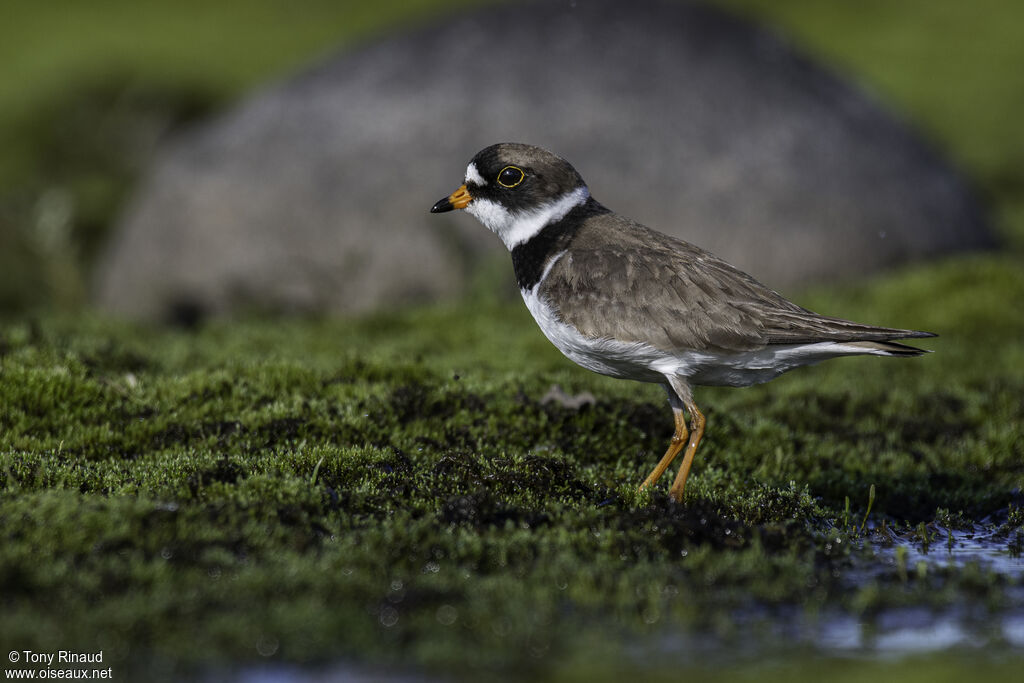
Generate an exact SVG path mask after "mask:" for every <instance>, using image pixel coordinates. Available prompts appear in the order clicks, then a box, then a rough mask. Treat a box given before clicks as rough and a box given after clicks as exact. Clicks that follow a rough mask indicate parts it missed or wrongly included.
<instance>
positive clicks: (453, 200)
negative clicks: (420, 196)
mask: <svg viewBox="0 0 1024 683" xmlns="http://www.w3.org/2000/svg"><path fill="white" fill-rule="evenodd" d="M472 198H473V197H471V196H470V194H469V190H467V189H466V186H465V185H460V186H459V189H457V190H455V192H452V193H451V194H450V195H448V196H447V197H445V198H444V199H442V200H440V201H439V202H438V203H437V204H434V205H433V206H432V207H430V213H444V212H445V211H451V210H452V209H464V208H466V204H469V200H471V199H472Z"/></svg>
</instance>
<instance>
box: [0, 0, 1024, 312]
mask: <svg viewBox="0 0 1024 683" xmlns="http://www.w3.org/2000/svg"><path fill="white" fill-rule="evenodd" d="M478 4H481V3H480V2H479V1H477V2H472V1H470V0H412V1H404V2H399V1H398V0H379V1H376V2H365V1H355V0H350V1H348V2H329V1H327V0H303V1H302V2H284V1H283V0H247V1H245V2H243V1H241V0H219V1H218V2H198V1H197V0H183V1H181V2H166V1H165V2H148V3H134V2H126V1H124V0H97V1H95V2H89V3H82V2H74V1H72V0H51V1H48V2H34V1H32V0H5V2H4V3H3V6H2V9H0V150H3V152H2V154H0V311H6V312H18V311H25V310H29V309H38V308H40V307H44V308H50V307H55V308H57V309H61V310H69V309H70V310H74V309H77V308H79V307H80V306H81V305H82V304H83V303H85V302H86V300H87V292H88V282H89V269H90V264H91V263H92V261H93V258H94V256H95V254H96V252H97V249H98V247H99V246H100V244H101V243H102V240H103V239H104V238H105V237H106V235H107V234H108V231H109V229H110V226H111V222H112V219H113V218H114V217H115V216H116V214H117V211H118V208H119V207H120V206H121V205H122V203H123V202H124V200H125V198H126V197H127V196H128V194H129V193H130V192H131V189H132V186H133V184H134V182H135V181H136V179H137V178H138V177H139V174H140V173H141V172H143V170H144V169H145V166H146V162H147V161H148V160H149V159H150V158H151V155H152V154H153V153H154V150H155V148H156V146H157V144H158V143H159V141H160V140H161V139H162V138H163V137H164V136H166V135H167V134H169V133H171V132H173V131H174V130H175V129H177V128H180V127H181V126H185V125H187V124H189V123H191V122H194V121H197V120H200V119H202V118H203V117H205V116H208V115H210V114H212V113H213V112H215V111H217V110H218V109H220V108H223V107H226V106H229V105H230V104H231V103H233V102H235V101H237V100H238V99H239V98H241V97H243V96H244V95H245V94H246V93H248V92H250V91H251V90H252V89H254V88H257V87H259V86H260V85H261V84H262V83H265V82H267V81H269V80H272V79H275V78H280V77H283V76H286V75H287V74H288V73H289V72H291V71H293V70H296V69H299V68H301V67H302V66H303V65H304V64H307V63H309V62H310V61H311V60H315V59H316V58H318V57H319V56H321V55H324V54H326V53H328V52H330V51H332V50H334V49H338V48H340V47H343V46H346V45H352V44H353V43H354V42H358V41H360V40H367V39H371V38H372V37H373V36H374V35H378V34H380V33H383V32H386V31H391V30H395V29H396V28H399V27H402V26H408V25H414V24H416V23H419V22H424V21H431V20H440V19H441V18H442V17H443V16H444V15H445V13H448V12H453V11H457V10H458V9H459V8H464V7H470V6H473V5H478ZM718 4H720V5H724V6H726V7H728V8H730V9H732V10H735V11H736V12H739V13H742V14H746V15H749V16H752V17H755V18H757V19H758V20H760V21H762V22H765V23H768V24H769V25H774V26H776V27H777V28H778V30H779V31H780V32H782V33H783V34H785V35H787V36H789V38H790V39H791V40H792V41H793V42H794V43H796V44H797V45H799V46H800V47H802V48H803V49H805V50H806V51H808V52H810V53H811V54H813V55H815V56H817V57H818V58H819V59H820V60H821V61H823V62H825V63H826V64H829V65H831V66H832V67H833V68H834V69H836V70H837V71H839V72H840V73H843V74H845V75H847V76H848V77H850V78H852V79H853V80H855V81H856V82H858V83H859V84H860V85H861V86H862V87H864V88H865V89H867V90H868V91H871V92H873V93H875V94H876V95H877V97H878V98H879V99H881V100H882V101H883V102H884V103H885V104H886V105H887V106H888V107H889V108H890V109H891V110H894V111H895V112H896V113H897V115H898V116H901V117H902V118H904V119H906V120H908V121H909V122H910V123H911V124H912V125H914V126H915V127H917V128H919V129H921V130H923V131H924V133H925V135H926V137H928V138H929V139H930V140H931V141H932V142H933V143H934V144H935V145H936V146H937V147H938V148H940V149H941V150H943V151H944V152H945V153H946V154H947V156H949V157H950V158H951V159H952V161H953V163H954V164H956V165H958V166H959V167H961V168H962V169H964V171H965V172H966V174H967V175H968V177H969V180H970V182H971V183H973V185H974V186H975V187H976V188H977V190H978V191H979V193H980V195H981V196H982V198H983V200H984V202H985V203H986V205H987V206H988V207H989V208H990V210H991V211H992V214H993V216H994V219H995V222H996V224H997V228H998V230H999V231H1000V232H1001V234H1002V235H1003V236H1004V237H1006V238H1008V239H1009V241H1010V242H1011V244H1016V245H1020V243H1021V242H1022V241H1024V237H1022V235H1024V159H1022V156H1024V151H1022V150H1024V131H1022V128H1021V126H1020V124H1019V119H1020V116H1021V112H1022V111H1024V39H1022V35H1021V34H1022V29H1021V26H1022V25H1024V7H1022V6H1021V4H1020V3H1018V2H1014V1H1013V0H979V1H978V2H972V3H961V2H955V1H952V0H940V1H937V2H928V1H926V0H897V1H886V0H865V1H864V2H857V3H851V2H842V1H841V0H785V1H775V2H772V1H768V0H718Z"/></svg>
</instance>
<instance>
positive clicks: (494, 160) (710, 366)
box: [430, 143, 935, 501]
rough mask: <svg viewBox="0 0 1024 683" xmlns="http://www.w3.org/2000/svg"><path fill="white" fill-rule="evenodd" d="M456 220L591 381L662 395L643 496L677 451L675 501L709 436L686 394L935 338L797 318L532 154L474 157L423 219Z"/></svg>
mask: <svg viewBox="0 0 1024 683" xmlns="http://www.w3.org/2000/svg"><path fill="white" fill-rule="evenodd" d="M452 209H465V210H466V211H467V212H469V213H470V214H472V215H473V216H475V217H476V218H477V219H478V220H479V221H480V222H481V223H483V224H484V225H485V226H486V227H487V228H489V229H490V230H492V231H493V232H494V233H496V234H497V235H498V237H500V238H501V240H502V242H504V243H505V246H506V247H508V250H509V251H510V252H511V253H512V266H513V268H514V269H515V276H516V279H517V280H518V283H519V289H520V291H521V292H522V295H523V300H524V301H525V302H526V307H527V308H529V309H530V313H532V314H533V317H534V319H535V320H536V321H537V324H538V325H540V329H541V330H542V331H543V332H544V334H545V336H547V338H548V339H549V340H551V343H552V344H554V345H555V346H556V347H558V350H559V351H561V352H562V353H563V354H565V355H566V356H568V357H569V358H570V359H571V360H573V361H575V362H576V363H578V364H579V365H582V366H583V367H585V368H587V369H588V370H593V371H594V372H598V373H601V374H603V375H609V376H611V377H619V378H623V379H633V380H638V381H641V382H655V383H657V384H660V385H662V386H663V387H664V388H665V391H666V392H668V401H669V404H670V405H671V406H672V413H673V416H674V418H675V433H674V434H673V436H672V442H671V444H670V445H669V447H668V451H667V452H666V453H665V455H664V457H662V459H661V461H660V462H659V463H658V465H657V466H656V467H655V468H654V471H652V472H651V474H650V475H649V476H648V477H647V479H646V480H644V482H643V484H641V485H640V489H641V490H642V489H643V488H645V487H647V486H651V485H653V484H654V483H655V482H657V481H658V479H659V478H660V477H661V475H662V474H663V473H664V472H665V470H666V469H667V468H668V467H669V465H671V464H672V461H673V460H674V459H675V457H676V456H677V455H678V454H679V452H680V451H682V450H683V448H684V447H685V449H686V452H685V455H684V456H683V464H682V466H681V467H680V468H679V474H678V475H677V476H676V479H675V482H674V483H673V484H672V488H671V489H670V495H671V496H672V498H673V499H674V500H676V501H681V500H682V499H683V491H684V488H685V486H686V479H687V477H688V476H689V473H690V466H691V465H692V464H693V456H694V454H695V453H696V452H697V447H698V446H699V445H700V440H701V438H702V437H703V436H704V422H705V420H704V415H702V414H701V412H700V410H699V409H698V408H697V404H696V403H694V400H693V390H692V387H693V386H694V385H719V386H721V385H725V386H734V387H743V386H750V385H751V384H757V383H759V382H767V381H768V380H770V379H772V378H774V377H777V376H779V375H780V374H782V373H783V372H786V371H787V370H792V369H793V368H796V367H799V366H801V365H810V364H812V363H817V362H819V361H822V360H826V359H828V358H835V357H837V356H851V355H859V354H871V355H875V356H900V357H905V356H918V355H921V354H922V353H925V351H923V350H921V349H917V348H914V347H912V346H907V345H905V344H899V343H897V342H894V341H893V340H894V339H904V338H909V337H934V336H935V335H934V334H931V333H930V332H916V331H914V330H900V329H892V328H888V327H874V326H871V325H862V324H860V323H855V322H851V321H848V320H842V319H840V318H831V317H828V316H823V315H818V314H817V313H813V312H811V311H809V310H807V309H806V308H801V307H800V306H797V305H796V304H794V303H792V302H791V301H789V300H787V299H785V298H783V297H782V296H781V295H779V294H778V293H776V292H775V291H773V290H771V289H769V288H767V287H765V286H764V285H762V284H761V283H759V282H758V281H757V280H755V279H754V278H752V277H751V276H749V275H747V274H746V273H744V272H742V271H740V270H738V269H736V268H734V267H733V266H731V265H729V264H728V263H726V262H725V261H722V260H721V259H719V258H716V257H715V256H713V255H711V254H709V253H708V252H706V251H704V250H702V249H700V248H699V247H696V246H694V245H692V244H688V243H686V242H683V241H682V240H677V239H674V238H672V237H669V236H667V235H663V234H662V233H660V232H657V231H655V230H651V229H650V228H648V227H646V226H644V225H641V224H639V223H637V222H635V221H632V220H630V219H628V218H626V217H624V216H620V215H618V214H616V213H613V212H612V211H610V210H609V209H606V208H605V207H604V206H602V205H601V204H599V203H598V202H597V201H595V200H594V198H593V197H591V196H590V191H589V190H588V189H587V186H586V184H585V183H584V182H583V178H581V177H580V174H579V173H577V172H576V169H574V168H573V167H572V166H571V165H570V164H569V163H568V162H567V161H565V160H564V159H562V158H560V157H558V156H555V155H554V154H552V153H551V152H548V151H547V150H544V149H541V148H539V147H533V146H531V145H523V144H515V143H503V144H498V145H492V146H490V147H487V148H486V149H484V150H482V151H480V152H479V153H478V154H477V155H476V156H475V157H473V160H472V161H470V163H469V166H468V167H467V168H466V177H465V183H464V184H463V185H462V186H461V187H459V189H457V190H456V191H455V192H453V193H452V194H451V195H449V196H448V197H446V198H444V199H442V200H440V201H439V202H437V203H436V204H434V206H433V208H431V209H430V211H431V212H432V213H441V212H444V211H451V210H452ZM684 410H685V411H686V412H688V413H689V414H690V428H689V430H688V429H687V427H686V420H685V417H684V414H683V411H684Z"/></svg>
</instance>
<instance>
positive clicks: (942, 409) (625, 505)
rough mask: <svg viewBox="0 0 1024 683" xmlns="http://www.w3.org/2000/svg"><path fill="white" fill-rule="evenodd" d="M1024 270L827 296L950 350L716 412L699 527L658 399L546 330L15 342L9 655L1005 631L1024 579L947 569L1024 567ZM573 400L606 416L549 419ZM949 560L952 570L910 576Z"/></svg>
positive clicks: (75, 333) (494, 658)
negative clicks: (956, 621) (890, 621)
mask: <svg viewBox="0 0 1024 683" xmlns="http://www.w3.org/2000/svg"><path fill="white" fill-rule="evenodd" d="M1021 266H1022V259H1021V258H1020V257H1019V256H1018V255H1007V254H1001V255H987V256H973V257H966V258H958V259H954V260H951V261H948V262H946V263H942V264H938V265H932V266H922V267H918V268H914V269H911V270H908V271H906V272H904V273H901V274H895V275H892V276H889V277H886V278H883V279H881V280H878V281H877V282H875V283H873V284H871V285H867V286H863V287H861V288H859V289H856V290H850V289H845V290H841V291H831V292H826V291H819V292H815V293H810V294H808V295H807V297H806V298H804V299H803V300H804V301H806V302H808V303H811V304H812V305H814V306H815V307H818V308H821V309H823V310H828V311H829V312H832V313H838V314H841V315H848V316H850V317H854V318H862V319H870V320H875V321H878V322H881V323H894V324H895V323H898V324H901V325H910V326H914V327H919V328H924V329H932V330H935V331H937V332H939V333H940V334H941V335H942V336H941V337H939V338H938V339H935V340H928V342H927V345H928V346H929V347H930V348H932V349H934V350H935V353H934V354H930V355H928V356H925V357H922V358H918V359H912V360H896V359H875V358H867V359H863V358H862V359H846V360H840V361H832V362H830V363H828V364H825V365H822V366H820V367H817V368H813V369H807V370H801V371H797V372H794V373H790V374H789V375H787V376H785V377H783V378H780V379H778V380H776V381H774V382H773V383H770V384H767V385H764V386H761V387H755V388H750V389H742V390H738V389H715V390H711V389H705V390H702V391H700V393H699V394H698V399H699V400H700V402H701V404H702V405H703V406H704V408H705V409H706V413H707V416H708V421H709V433H708V437H707V440H706V443H705V446H704V448H703V449H702V451H701V455H700V458H699V460H698V462H697V465H696V468H695V471H694V474H693V476H692V478H691V482H690V487H689V496H688V499H687V501H686V503H685V504H684V505H675V504H673V503H671V502H670V501H669V500H668V499H667V496H666V493H665V485H663V486H661V487H659V488H658V489H657V490H656V491H654V492H653V493H652V494H651V495H643V496H638V495H637V494H636V486H637V484H638V482H639V481H640V480H641V479H642V478H643V476H644V475H645V474H646V471H647V470H648V469H649V468H650V467H651V466H652V465H653V463H654V462H655V461H656V460H657V458H658V457H659V456H660V454H661V451H662V450H663V448H664V446H665V442H666V439H667V437H668V435H669V432H670V427H671V419H670V413H669V410H668V408H667V405H666V403H665V401H664V397H663V396H662V395H661V392H660V390H659V389H658V388H656V387H652V386H647V385H641V384H637V383H630V382H618V381H613V380H608V379H606V378H601V377H598V376H596V375H592V374H590V373H587V372H586V371H583V370H580V369H578V368H575V367H574V366H572V365H571V364H570V363H569V362H568V361H565V360H564V359H562V358H561V357H560V356H559V354H558V353H557V352H556V351H554V349H552V348H550V347H549V346H548V343H547V342H546V341H545V340H544V339H543V337H542V336H541V335H540V333H539V332H538V331H537V330H536V329H535V327H534V325H533V323H532V321H530V320H529V318H528V314H526V313H525V311H522V310H521V308H520V305H518V304H515V303H514V302H513V303H508V302H494V301H490V302H488V301H481V302H477V303H475V304H474V303H466V304H464V305H461V306H457V307H448V308H440V307H438V308H432V309H425V310H417V311H408V312H405V313H396V314H391V315H382V316H376V317H372V318H366V319H361V320H356V321H340V320H290V321H282V320H265V321H260V320H254V321H234V322H230V323H229V322H223V323H211V324H209V325H208V326H206V327H203V328H202V329H200V330H198V331H194V332H186V331H176V330H169V329H158V328H150V327H136V326H131V325H127V324H123V323H115V322H112V321H109V320H104V319H100V318H91V317H90V318H84V317H81V316H74V317H71V318H59V317H53V316H46V317H43V318H41V319H38V320H36V321H34V322H17V323H12V324H10V325H7V326H6V327H5V328H4V332H3V335H2V343H0V351H2V360H0V362H2V375H0V402H2V405H3V406H4V410H3V414H2V418H0V421H2V423H0V429H2V434H3V437H2V438H3V442H2V445H0V491H2V493H0V528H2V532H0V533H2V543H0V584H2V585H3V586H4V594H3V598H2V601H3V612H4V619H3V620H2V623H0V642H2V643H5V644H6V643H11V644H15V643H16V644H17V645H16V647H17V648H19V649H35V650H46V649H47V648H49V649H53V648H55V647H61V648H71V649H75V648H80V649H83V650H89V649H103V650H105V651H106V652H107V653H109V654H108V656H109V657H111V658H112V659H113V661H114V662H115V664H114V666H115V668H116V667H117V666H124V667H131V666H136V665H138V664H139V663H140V662H146V663H147V665H148V664H150V663H152V662H153V661H167V662H173V663H174V666H175V667H180V666H184V667H188V666H200V667H206V666H210V665H211V663H221V662H224V661H231V662H246V661H256V660H263V659H264V658H265V657H266V658H267V659H268V661H279V660H283V661H293V662H323V661H330V660H336V659H339V658H340V659H351V660H354V661H360V662H371V663H381V662H394V661H398V662H401V663H403V664H405V665H410V666H415V667H424V668H426V669H427V670H437V671H442V672H445V673H452V672H462V673H466V672H479V671H482V670H487V671H509V670H516V671H522V670H523V669H524V668H526V669H532V670H533V671H534V672H535V673H540V674H548V675H557V676H562V675H566V676H568V675H570V674H571V673H572V672H573V671H578V669H577V668H573V667H569V670H565V669H562V668H559V667H562V666H565V665H566V664H565V663H566V662H567V661H575V662H577V664H578V666H579V667H583V668H584V669H585V668H586V666H587V662H588V661H591V660H590V659H589V657H590V655H589V654H587V653H588V652H589V651H590V650H589V648H597V651H599V652H603V653H605V656H606V657H611V656H612V655H610V654H609V653H611V652H614V653H615V656H616V657H626V658H627V660H628V659H629V658H630V657H631V656H632V657H633V658H634V659H637V656H636V653H637V652H641V653H649V654H650V657H651V658H652V660H653V661H654V662H656V664H654V665H651V664H645V662H647V661H648V660H646V659H644V658H640V659H641V660H642V661H640V662H637V665H638V666H653V669H651V671H650V673H652V675H653V674H656V673H658V672H661V671H665V670H668V668H669V667H670V666H671V665H672V664H673V663H680V662H685V661H686V658H685V657H684V654H685V653H690V652H692V649H693V647H694V646H693V644H692V640H693V638H695V637H696V636H697V634H704V635H707V634H712V635H713V636H714V638H715V639H716V640H718V641H721V642H724V643H729V642H731V639H737V640H740V641H743V642H746V641H748V639H750V638H751V637H752V634H754V635H756V634H758V633H762V632H770V631H771V630H772V628H775V627H774V626H773V624H778V623H780V622H781V623H788V622H791V621H793V620H798V621H805V622H806V623H807V624H808V626H807V628H809V629H811V630H813V628H814V626H813V624H814V623H815V620H817V619H819V618H824V617H821V615H828V614H835V613H841V614H852V615H856V616H857V617H859V618H863V619H865V620H867V622H868V623H870V622H871V619H872V615H876V614H880V613H884V612H885V611H886V610H889V609H891V608H895V607H908V606H919V607H925V608H928V609H934V610H944V609H947V608H948V609H956V610H967V611H970V612H971V613H972V614H978V613H981V614H983V615H988V616H987V617H982V618H981V620H982V621H985V620H986V619H993V620H996V621H998V619H1000V618H1001V617H1000V615H1001V614H1004V613H1005V611H1006V610H1008V609H1009V610H1014V609H1018V610H1019V609H1020V608H1022V607H1024V603H1022V600H1021V598H1020V589H1021V587H1022V584H1021V580H1022V579H1021V576H1020V574H1019V573H1016V574H1015V573H1013V572H1005V571H999V570H997V569H993V568H991V567H988V566H986V565H985V564H984V563H978V562H966V563H961V562H952V561H950V559H949V556H947V555H946V554H945V553H944V550H945V546H944V545H943V541H942V539H944V538H945V537H944V535H943V534H944V533H945V531H946V530H947V529H948V528H949V527H964V526H969V527H970V528H972V529H975V530H979V531H984V532H987V533H990V534H994V538H995V540H994V541H993V543H994V544H995V545H996V546H997V549H998V548H1004V549H1005V552H1006V553H1007V554H1009V553H1010V552H1011V550H1013V549H1016V550H1017V551H1018V552H1019V547H1020V543H1021V540H1020V533H1021V529H1020V524H1021V521H1022V520H1021V519H1020V514H1019V508H1020V506H1021V505H1022V503H1024V500H1022V497H1021V495H1020V492H1019V491H1020V487H1021V483H1022V481H1024V457H1022V455H1024V453H1022V448H1024V442H1022V427H1021V424H1022V418H1024V401H1022V397H1024V357H1022V356H1024V350H1022V348H1021V346H1020V344H1019V339H1021V338H1024V316H1022V315H1020V306H1021V304H1020V302H1021V301H1024V268H1022V267H1021ZM552 383H558V384H560V385H561V386H562V387H563V388H565V389H566V390H567V391H569V392H577V391H582V390H588V391H590V392H592V393H593V394H594V395H595V396H596V397H597V402H596V403H595V404H593V405H587V406H584V407H583V408H581V409H579V410H574V409H569V408H565V407H562V406H560V405H559V404H558V403H548V404H542V403H541V402H540V398H541V397H542V396H543V395H544V394H545V393H546V392H547V390H548V389H549V387H550V385H551V384H552ZM872 485H873V486H874V488H875V492H876V495H875V499H874V503H873V506H872V509H871V512H870V514H869V515H868V516H867V519H868V521H869V523H870V524H869V527H871V528H869V529H865V530H863V531H862V530H861V529H860V525H861V524H862V522H863V518H864V516H865V514H866V513H867V510H866V507H867V505H868V501H869V490H870V488H871V487H872ZM847 499H849V507H847ZM922 523H923V524H924V526H921V525H922ZM929 541H930V542H931V545H932V549H931V550H932V552H931V554H930V555H929V556H927V557H928V559H927V560H925V561H924V564H925V566H923V567H922V566H912V567H909V568H908V567H906V566H899V562H895V563H894V562H893V561H892V558H893V557H897V558H898V555H899V553H896V554H895V555H893V554H892V553H887V551H886V548H889V547H892V546H893V545H896V546H900V545H905V546H908V547H911V548H915V549H917V550H920V549H921V548H922V544H923V543H928V542H929ZM875 553H879V554H878V555H877V556H876V555H875ZM997 640H998V639H997ZM630 652H632V653H633V655H630ZM175 671H178V672H180V669H175Z"/></svg>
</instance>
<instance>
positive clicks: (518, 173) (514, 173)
mask: <svg viewBox="0 0 1024 683" xmlns="http://www.w3.org/2000/svg"><path fill="white" fill-rule="evenodd" d="M525 177H526V174H525V173H523V169H521V168H517V167H515V166H506V167H505V168H503V169H501V172H500V173H498V184H499V185H501V186H502V187H515V186H516V185H518V184H519V183H521V182H523V178H525Z"/></svg>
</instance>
